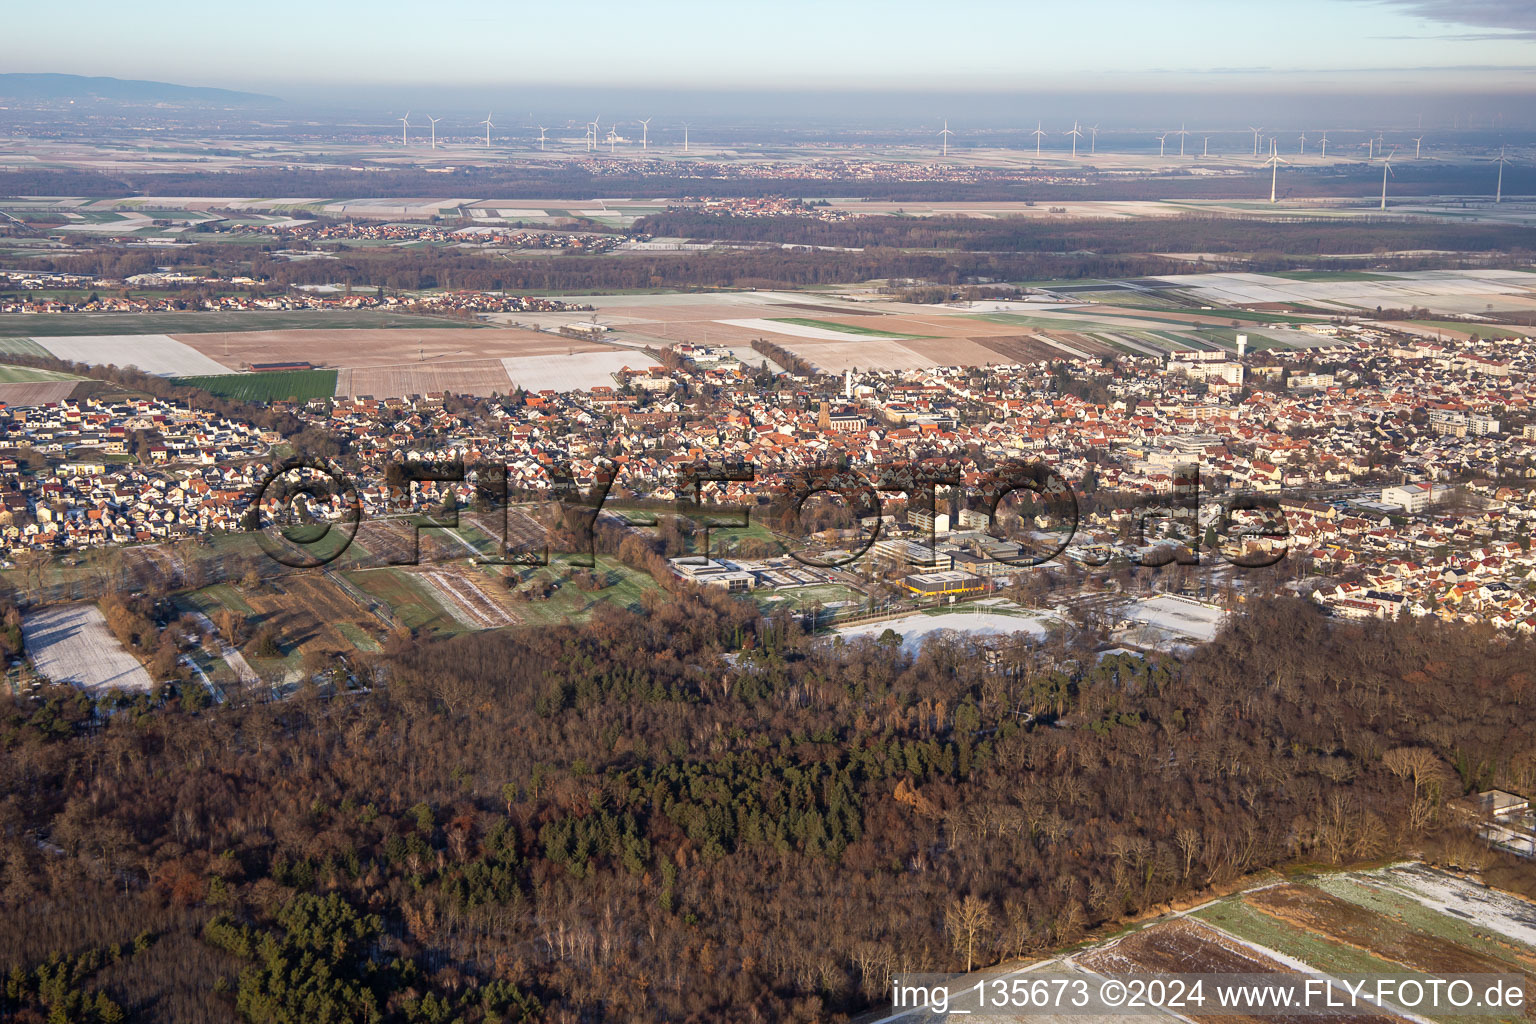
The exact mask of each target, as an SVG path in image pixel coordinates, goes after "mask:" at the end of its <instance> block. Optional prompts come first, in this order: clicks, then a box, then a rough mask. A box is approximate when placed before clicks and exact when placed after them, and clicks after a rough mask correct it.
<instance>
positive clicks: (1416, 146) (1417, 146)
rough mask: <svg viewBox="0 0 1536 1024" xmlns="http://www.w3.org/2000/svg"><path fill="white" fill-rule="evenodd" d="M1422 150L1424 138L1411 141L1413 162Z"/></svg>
mask: <svg viewBox="0 0 1536 1024" xmlns="http://www.w3.org/2000/svg"><path fill="white" fill-rule="evenodd" d="M1423 148H1424V136H1422V135H1420V136H1419V137H1418V138H1416V139H1414V140H1413V158H1414V159H1415V160H1417V159H1418V158H1419V153H1420V152H1421V151H1422V150H1423Z"/></svg>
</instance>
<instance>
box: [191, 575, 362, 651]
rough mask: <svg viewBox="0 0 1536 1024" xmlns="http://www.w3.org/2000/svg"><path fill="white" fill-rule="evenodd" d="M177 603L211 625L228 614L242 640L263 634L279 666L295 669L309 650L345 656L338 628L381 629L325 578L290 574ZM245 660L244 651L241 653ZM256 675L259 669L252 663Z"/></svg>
mask: <svg viewBox="0 0 1536 1024" xmlns="http://www.w3.org/2000/svg"><path fill="white" fill-rule="evenodd" d="M181 600H182V602H183V603H184V604H185V605H187V606H188V607H189V608H191V609H192V610H194V611H198V612H201V613H203V614H204V615H207V616H208V617H209V618H212V619H214V621H215V622H217V621H218V620H217V614H218V612H219V611H221V610H223V609H226V608H227V609H229V610H230V611H232V612H234V613H235V614H236V615H238V616H240V617H241V618H243V619H244V620H245V624H246V631H247V635H253V634H255V632H256V631H257V630H259V629H263V628H269V629H271V630H272V631H273V633H274V634H275V636H276V640H277V645H278V648H279V649H280V650H281V651H282V655H283V658H282V661H283V662H284V663H285V665H287V664H288V663H293V664H297V662H298V661H299V659H301V658H302V656H303V655H304V654H305V653H307V652H309V651H310V650H316V651H322V652H325V653H329V654H337V653H339V654H349V653H351V652H352V651H354V650H355V649H356V644H355V643H354V642H353V641H352V640H351V639H350V638H349V636H348V634H347V632H343V631H342V630H341V629H340V628H339V627H340V626H341V625H342V624H346V625H348V626H349V627H350V630H349V632H351V633H352V635H353V636H355V635H356V634H357V633H358V632H360V633H362V634H363V635H365V636H372V635H373V634H376V633H378V632H379V631H380V630H382V629H383V623H382V622H380V621H379V620H378V619H377V618H375V617H374V616H373V615H371V614H370V613H369V612H368V611H367V609H365V608H364V607H363V606H362V605H360V604H359V603H358V602H357V601H356V600H355V599H354V598H353V597H352V596H351V595H349V594H348V593H347V592H346V591H345V590H343V589H342V588H341V587H340V586H339V585H337V584H336V583H335V582H334V581H333V580H332V579H331V578H330V577H329V576H328V575H327V574H325V573H321V572H317V571H310V570H297V569H295V570H290V571H288V572H286V573H284V574H283V575H281V576H277V577H274V578H272V579H268V580H265V581H263V582H262V584H261V585H260V586H259V587H255V588H246V587H237V586H235V585H234V584H228V583H223V584H217V585H215V586H211V587H205V588H204V589H202V590H199V591H194V592H192V593H190V594H186V595H183V596H182V598H181ZM247 654H248V655H249V651H247ZM256 666H257V669H258V671H259V670H260V669H261V667H262V663H260V662H257V663H256Z"/></svg>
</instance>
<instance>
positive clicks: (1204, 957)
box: [1074, 917, 1449, 1024]
mask: <svg viewBox="0 0 1536 1024" xmlns="http://www.w3.org/2000/svg"><path fill="white" fill-rule="evenodd" d="M1074 959H1075V960H1076V961H1077V962H1078V963H1079V964H1081V965H1082V966H1084V967H1086V968H1088V969H1089V970H1091V971H1096V972H1098V973H1099V974H1148V973H1151V974H1288V973H1291V970H1290V968H1289V967H1287V966H1286V965H1284V964H1282V963H1280V962H1279V961H1278V960H1274V959H1271V958H1270V957H1267V956H1265V955H1264V954H1263V953H1260V952H1259V951H1258V950H1256V949H1252V948H1250V947H1248V946H1245V945H1243V944H1242V943H1240V942H1238V941H1236V940H1234V939H1231V938H1229V937H1227V936H1225V935H1223V934H1222V933H1221V932H1218V931H1216V930H1215V929H1214V928H1210V927H1207V926H1206V925H1203V924H1201V923H1199V922H1198V921H1192V920H1190V919H1189V918H1187V917H1184V918H1178V919H1177V920H1173V921H1168V922H1165V923H1163V924H1158V925H1153V926H1152V927H1150V928H1145V929H1143V930H1141V931H1139V932H1133V933H1131V934H1130V935H1127V936H1125V937H1124V938H1123V939H1120V940H1119V941H1118V942H1115V943H1113V944H1112V945H1109V946H1106V947H1103V948H1100V949H1095V950H1092V951H1090V952H1088V953H1084V954H1081V955H1079V956H1077V957H1074ZM1446 970H1449V968H1446ZM1206 1005H1208V1006H1209V1005H1211V1002H1210V1001H1209V999H1208V1000H1207V1003H1206ZM1181 1013H1182V1015H1183V1016H1185V1017H1187V1018H1188V1019H1190V1020H1193V1021H1199V1022H1203V1021H1211V1022H1212V1024H1225V1022H1234V1021H1235V1022H1248V1021H1252V1022H1253V1024H1260V1022H1264V1024H1290V1022H1292V1021H1294V1022H1296V1024H1304V1022H1306V1021H1311V1020H1316V1019H1317V1018H1316V1017H1313V1016H1307V1015H1304V1014H1290V1015H1285V1014H1276V1015H1266V1016H1264V1017H1250V1016H1243V1015H1239V1014H1231V1015H1229V1014H1220V1015H1215V1014H1212V1015H1202V1014H1200V1013H1195V1012H1192V1011H1190V1010H1183V1011H1181ZM1328 1020H1330V1021H1349V1022H1351V1024H1398V1022H1401V1021H1402V1020H1403V1018H1401V1017H1398V1016H1395V1015H1393V1014H1389V1013H1361V1014H1353V1015H1350V1016H1340V1017H1329V1018H1328Z"/></svg>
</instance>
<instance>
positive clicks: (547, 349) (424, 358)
mask: <svg viewBox="0 0 1536 1024" xmlns="http://www.w3.org/2000/svg"><path fill="white" fill-rule="evenodd" d="M175 337H176V340H177V341H180V342H182V343H183V344H185V345H189V346H191V347H192V348H194V349H196V350H197V351H198V352H201V353H202V354H203V355H206V356H207V357H208V358H210V359H215V360H218V361H219V362H221V363H223V364H225V365H226V366H230V367H231V368H235V367H242V366H245V365H249V364H251V363H282V362H294V361H299V360H303V361H306V362H310V363H314V364H315V365H316V366H326V367H331V366H334V367H340V368H343V369H348V368H350V369H357V368H360V367H369V366H397V365H409V364H417V363H433V362H443V363H453V362H459V363H462V362H467V361H470V360H495V359H500V358H502V357H503V356H541V355H555V354H560V355H564V354H565V353H567V352H572V351H574V352H606V351H611V349H610V347H609V346H607V345H597V344H593V343H592V342H588V341H581V340H578V339H575V338H567V337H564V336H562V335H558V334H548V333H544V332H541V331H524V330H519V329H517V328H515V327H485V328H480V329H478V330H462V329H458V328H443V327H430V328H425V329H423V330H414V329H410V328H389V329H380V330H371V329H367V328H362V329H356V330H343V329H334V330H294V331H240V332H230V333H223V334H180V335H176V336H175ZM364 393H365V394H366V393H367V392H364Z"/></svg>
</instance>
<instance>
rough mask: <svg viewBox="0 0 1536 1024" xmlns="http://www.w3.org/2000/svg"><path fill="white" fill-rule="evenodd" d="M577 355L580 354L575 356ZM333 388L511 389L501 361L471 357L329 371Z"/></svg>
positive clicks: (391, 393)
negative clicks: (460, 359) (449, 360)
mask: <svg viewBox="0 0 1536 1024" xmlns="http://www.w3.org/2000/svg"><path fill="white" fill-rule="evenodd" d="M577 358H580V357H577ZM329 372H330V373H332V374H333V375H334V380H333V385H332V391H330V392H327V394H332V393H334V394H335V395H336V397H338V398H356V397H357V396H359V395H369V396H371V397H373V398H403V397H405V396H406V395H428V394H431V393H432V392H434V391H448V392H452V393H454V394H459V395H479V396H481V397H482V398H484V397H488V396H490V395H497V394H500V395H505V394H509V393H510V392H511V391H512V388H513V385H512V381H511V380H510V379H509V378H508V377H507V371H506V367H505V366H503V365H502V360H497V359H470V360H465V361H464V362H456V363H450V362H439V363H401V364H399V365H396V366H359V367H356V368H351V367H349V368H346V369H342V370H332V371H329Z"/></svg>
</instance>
